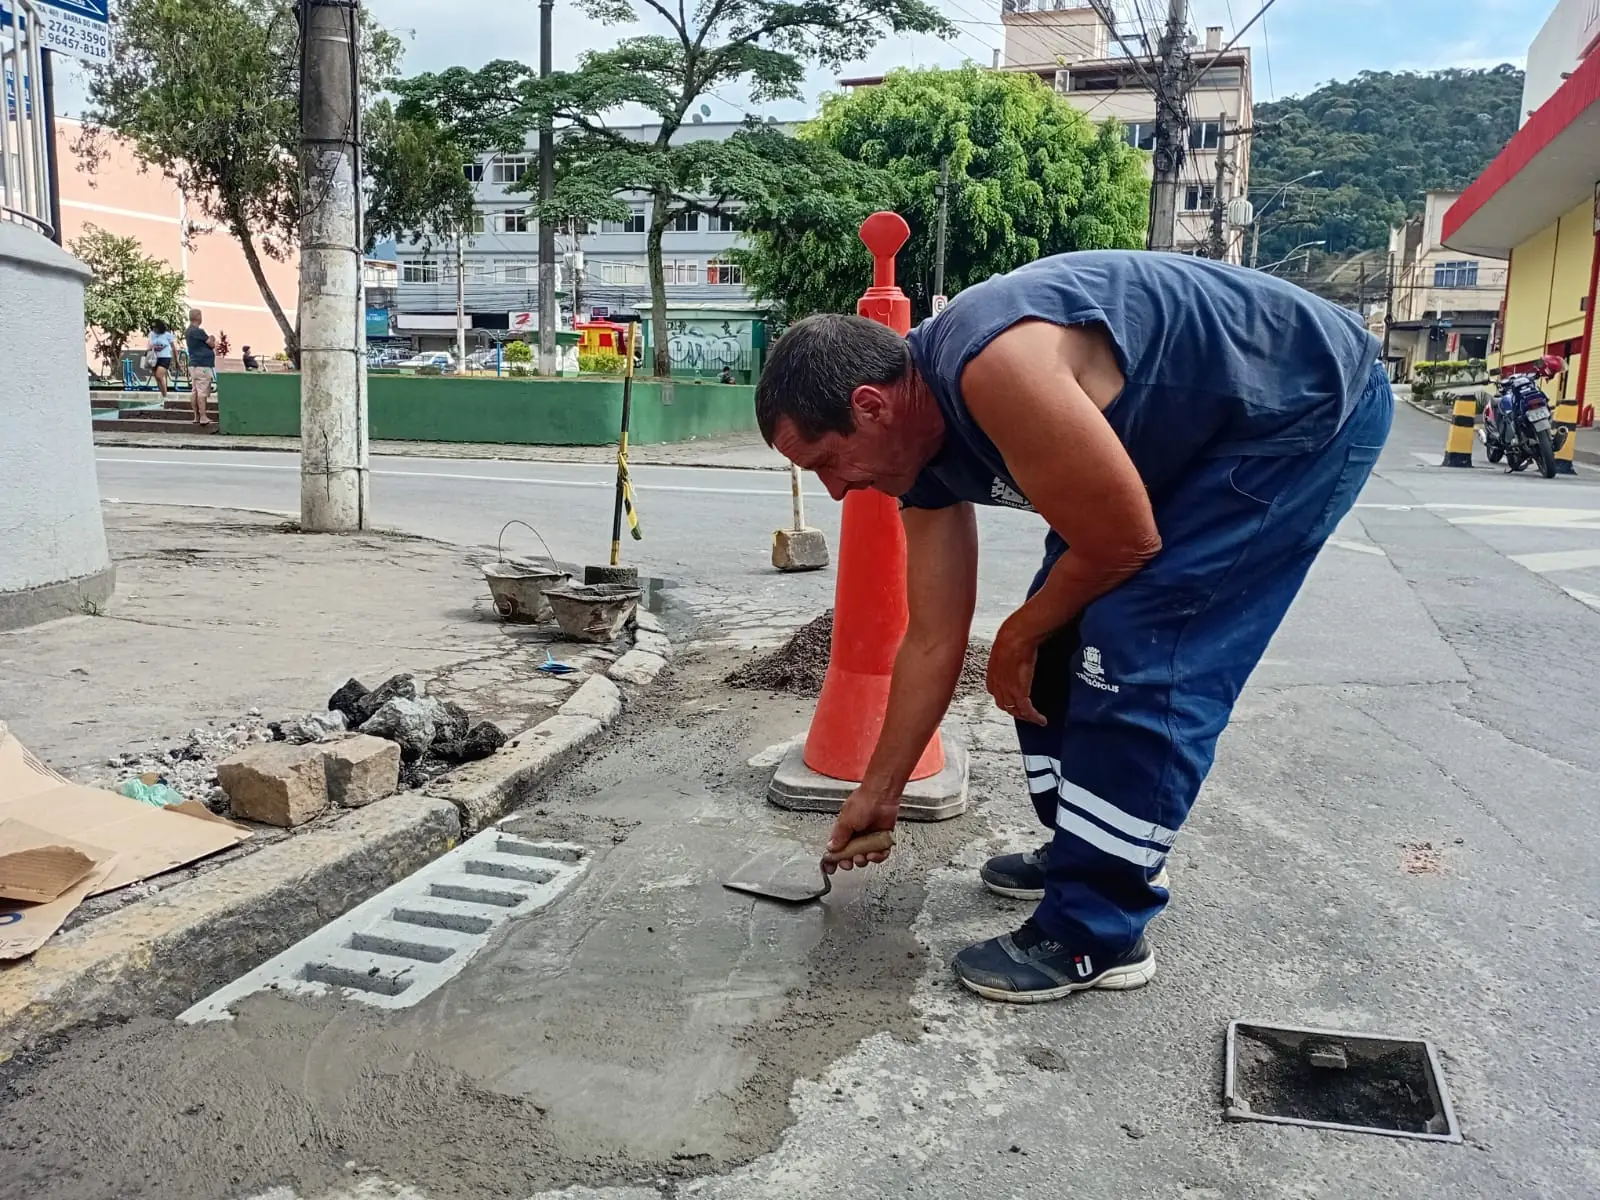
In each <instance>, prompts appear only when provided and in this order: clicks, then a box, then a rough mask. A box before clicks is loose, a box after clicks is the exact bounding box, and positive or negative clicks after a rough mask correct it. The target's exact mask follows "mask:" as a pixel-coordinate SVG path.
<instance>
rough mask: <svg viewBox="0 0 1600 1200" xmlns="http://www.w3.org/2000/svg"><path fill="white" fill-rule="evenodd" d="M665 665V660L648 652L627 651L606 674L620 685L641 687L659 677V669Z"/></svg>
mask: <svg viewBox="0 0 1600 1200" xmlns="http://www.w3.org/2000/svg"><path fill="white" fill-rule="evenodd" d="M666 665H667V660H666V659H664V658H662V657H661V656H660V655H659V654H651V653H650V652H649V651H648V650H629V651H628V652H627V653H626V654H624V655H623V656H622V657H621V658H619V659H617V661H616V662H614V663H612V664H611V669H610V670H609V671H607V672H606V674H607V675H609V676H611V678H613V679H615V680H617V681H618V682H620V683H632V684H635V685H638V686H643V685H644V684H647V683H649V682H650V681H651V680H653V679H654V678H655V677H656V676H657V675H659V674H660V673H661V668H662V667H664V666H666Z"/></svg>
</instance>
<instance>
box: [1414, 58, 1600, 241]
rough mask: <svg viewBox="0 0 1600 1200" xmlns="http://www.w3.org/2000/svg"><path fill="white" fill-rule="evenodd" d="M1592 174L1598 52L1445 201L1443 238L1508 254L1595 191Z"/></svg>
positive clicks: (1597, 172)
mask: <svg viewBox="0 0 1600 1200" xmlns="http://www.w3.org/2000/svg"><path fill="white" fill-rule="evenodd" d="M1463 119H1464V120H1471V119H1472V118H1471V117H1470V116H1468V115H1466V114H1463ZM1597 180H1600V53H1597V54H1591V55H1590V56H1589V57H1588V58H1586V59H1584V60H1583V62H1582V63H1580V64H1579V66H1578V69H1577V70H1576V71H1574V72H1573V73H1572V76H1571V78H1569V79H1567V80H1566V81H1565V82H1564V83H1562V85H1561V87H1560V88H1559V89H1558V90H1557V91H1556V94H1555V95H1553V96H1551V97H1550V99H1548V100H1546V101H1545V102H1544V104H1542V105H1541V106H1540V107H1539V109H1538V111H1537V112H1535V113H1534V114H1533V116H1531V117H1529V118H1528V123H1527V124H1526V125H1524V126H1523V127H1522V128H1521V129H1519V130H1517V132H1516V135H1515V136H1514V137H1512V139H1511V140H1510V141H1509V142H1507V143H1506V146H1505V149H1504V150H1502V151H1500V153H1499V154H1498V155H1497V156H1496V157H1495V160H1494V161H1493V162H1491V163H1490V164H1489V165H1488V166H1487V167H1485V168H1484V170H1483V174H1481V175H1479V176H1478V178H1477V179H1476V180H1474V181H1473V183H1472V186H1471V187H1469V188H1467V190H1466V191H1464V192H1462V193H1461V198H1460V199H1459V200H1457V201H1456V202H1455V203H1454V204H1453V205H1451V206H1450V211H1449V212H1447V213H1445V215H1444V237H1443V241H1444V244H1445V245H1446V246H1447V247H1449V248H1450V249H1451V250H1459V251H1461V252H1462V253H1464V254H1481V255H1484V256H1486V257H1490V258H1505V257H1507V256H1508V255H1509V254H1510V253H1511V250H1512V248H1513V247H1515V246H1517V245H1519V244H1520V243H1522V242H1525V241H1527V240H1528V239H1529V238H1530V237H1532V236H1533V235H1534V234H1536V233H1538V232H1539V231H1540V230H1541V229H1544V228H1546V227H1548V226H1550V225H1553V224H1554V223H1555V222H1556V220H1557V219H1558V218H1560V217H1561V215H1562V214H1563V213H1565V212H1567V211H1568V210H1570V209H1571V208H1572V207H1573V206H1574V205H1576V204H1578V203H1580V202H1582V201H1583V200H1585V199H1586V198H1588V197H1590V196H1592V195H1593V194H1594V186H1595V182H1596V181H1597Z"/></svg>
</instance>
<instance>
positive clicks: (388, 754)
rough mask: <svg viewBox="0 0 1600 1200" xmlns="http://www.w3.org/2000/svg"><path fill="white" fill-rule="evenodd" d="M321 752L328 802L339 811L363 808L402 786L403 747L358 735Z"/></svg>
mask: <svg viewBox="0 0 1600 1200" xmlns="http://www.w3.org/2000/svg"><path fill="white" fill-rule="evenodd" d="M321 749H322V753H323V758H322V764H323V769H324V770H325V771H326V773H327V780H328V799H329V800H330V801H331V802H332V803H334V804H337V805H338V806H339V807H340V808H361V807H363V806H364V805H368V804H371V803H372V802H373V801H374V800H382V799H383V798H384V797H385V796H392V795H394V792H395V789H396V788H398V787H399V786H400V747H399V746H398V745H396V744H395V743H394V742H391V741H389V740H388V739H386V738H380V737H372V736H371V735H369V734H365V733H358V734H356V735H355V736H354V737H348V738H345V739H343V740H342V741H338V742H332V743H328V744H325V745H323V746H322V747H321Z"/></svg>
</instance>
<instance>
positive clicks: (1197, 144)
mask: <svg viewBox="0 0 1600 1200" xmlns="http://www.w3.org/2000/svg"><path fill="white" fill-rule="evenodd" d="M1221 135H1222V127H1221V126H1220V125H1219V124H1218V123H1217V122H1216V121H1196V122H1194V124H1192V125H1190V126H1189V149H1191V150H1215V149H1216V148H1217V143H1218V142H1219V141H1220V140H1221Z"/></svg>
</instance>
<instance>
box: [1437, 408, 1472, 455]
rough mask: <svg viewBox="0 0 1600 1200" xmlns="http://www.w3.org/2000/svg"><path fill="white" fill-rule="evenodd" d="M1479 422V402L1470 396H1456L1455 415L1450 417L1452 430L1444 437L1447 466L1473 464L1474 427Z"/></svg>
mask: <svg viewBox="0 0 1600 1200" xmlns="http://www.w3.org/2000/svg"><path fill="white" fill-rule="evenodd" d="M1477 423H1478V402H1477V401H1476V400H1474V399H1472V398H1471V397H1470V396H1457V397H1456V411H1455V415H1454V416H1453V417H1451V418H1450V432H1449V433H1448V434H1446V435H1445V439H1444V463H1443V464H1442V465H1443V466H1446V467H1470V466H1471V465H1472V436H1473V427H1474V426H1476V425H1477Z"/></svg>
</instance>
